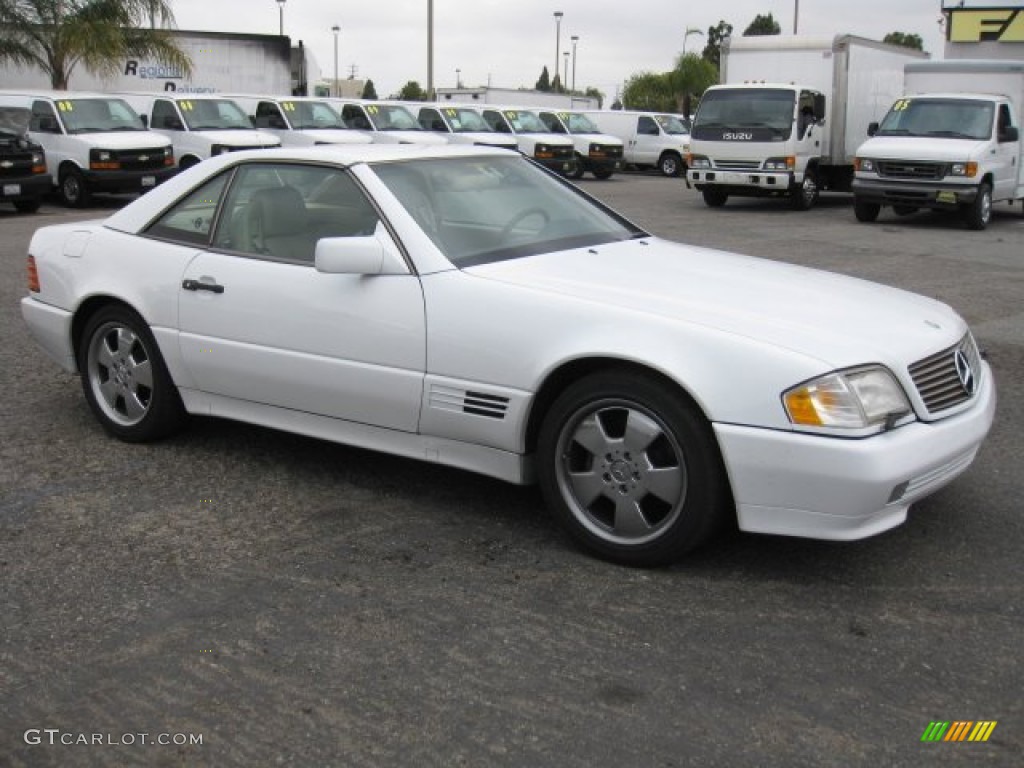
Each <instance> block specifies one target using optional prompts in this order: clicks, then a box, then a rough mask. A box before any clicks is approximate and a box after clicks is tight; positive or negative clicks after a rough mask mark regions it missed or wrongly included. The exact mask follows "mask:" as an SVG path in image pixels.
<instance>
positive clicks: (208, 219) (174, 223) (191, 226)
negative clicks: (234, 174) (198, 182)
mask: <svg viewBox="0 0 1024 768" xmlns="http://www.w3.org/2000/svg"><path fill="white" fill-rule="evenodd" d="M229 176H230V173H222V174H221V175H220V176H218V177H216V178H215V179H212V180H211V181H208V182H206V184H204V185H203V186H201V187H199V188H198V189H197V190H195V191H194V192H192V193H191V194H190V195H187V196H186V197H185V198H183V199H182V200H180V201H179V202H178V204H177V205H175V206H174V207H173V208H171V209H170V210H169V211H167V213H165V214H164V215H163V216H161V217H160V218H159V219H157V220H156V221H155V222H154V223H152V224H150V225H149V228H148V229H147V230H146V234H148V235H152V236H153V237H159V238H161V239H163V240H174V241H175V242H180V243H188V244H190V245H202V246H205V245H207V244H208V243H209V241H210V230H211V229H212V228H213V221H214V216H215V214H216V213H217V205H218V204H219V203H220V199H221V197H223V195H224V188H225V186H226V185H227V180H228V178H229Z"/></svg>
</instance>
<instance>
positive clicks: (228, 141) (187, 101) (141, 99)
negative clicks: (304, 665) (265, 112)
mask: <svg viewBox="0 0 1024 768" xmlns="http://www.w3.org/2000/svg"><path fill="white" fill-rule="evenodd" d="M120 95H121V96H122V97H123V98H124V100H125V101H127V102H128V103H129V104H131V105H132V107H133V108H134V109H135V111H136V112H138V113H139V115H140V116H141V117H142V119H143V122H145V123H146V124H147V125H148V126H149V129H150V130H151V131H154V132H156V133H160V134H163V135H164V136H166V137H167V138H169V139H170V140H171V142H172V144H173V145H174V156H175V158H176V159H177V163H178V168H179V169H181V170H184V169H186V168H190V167H191V166H193V165H195V164H196V163H199V162H201V161H203V160H205V159H206V158H208V157H214V156H215V155H220V154H223V153H225V152H237V151H238V150H242V149H267V148H270V147H279V146H281V140H280V139H278V138H277V137H276V136H274V135H272V134H270V133H268V132H266V131H258V130H255V129H254V128H253V126H252V122H251V121H250V119H249V117H248V115H246V114H245V112H244V110H242V108H241V107H239V106H238V105H237V104H236V103H235V102H234V101H232V100H231V99H228V98H225V97H223V96H215V95H210V94H175V93H123V94H120Z"/></svg>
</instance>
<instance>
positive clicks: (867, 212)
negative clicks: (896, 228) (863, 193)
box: [853, 198, 882, 224]
mask: <svg viewBox="0 0 1024 768" xmlns="http://www.w3.org/2000/svg"><path fill="white" fill-rule="evenodd" d="M881 212H882V206H881V205H879V204H878V203H869V202H867V201H865V200H858V199H857V198H854V199H853V215H854V216H856V217H857V221H862V222H864V223H865V224H870V223H871V222H872V221H874V220H875V219H877V218H878V214H879V213H881Z"/></svg>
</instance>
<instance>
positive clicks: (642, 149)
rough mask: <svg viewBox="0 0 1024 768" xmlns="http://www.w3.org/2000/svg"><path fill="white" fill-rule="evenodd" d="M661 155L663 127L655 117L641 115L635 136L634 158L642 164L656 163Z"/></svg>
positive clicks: (634, 160) (637, 122)
mask: <svg viewBox="0 0 1024 768" xmlns="http://www.w3.org/2000/svg"><path fill="white" fill-rule="evenodd" d="M660 156H661V129H660V128H658V123H657V122H656V121H655V120H654V118H653V117H649V116H648V115H640V116H639V117H638V118H637V121H636V136H635V137H634V138H633V160H632V162H634V163H638V164H640V165H656V164H657V162H658V158H659V157H660Z"/></svg>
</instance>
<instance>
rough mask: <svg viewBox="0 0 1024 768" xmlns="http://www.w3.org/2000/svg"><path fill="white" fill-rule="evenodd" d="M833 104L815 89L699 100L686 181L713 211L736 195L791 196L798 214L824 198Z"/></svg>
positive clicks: (746, 90) (739, 90)
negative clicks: (823, 167) (821, 181)
mask: <svg viewBox="0 0 1024 768" xmlns="http://www.w3.org/2000/svg"><path fill="white" fill-rule="evenodd" d="M828 107H829V104H828V103H827V100H826V97H825V94H823V93H821V92H820V91H817V90H814V89H813V88H809V87H804V86H800V85H789V84H781V83H780V84H742V85H719V86H714V87H712V88H709V89H708V90H707V91H705V92H704V96H703V97H702V98H701V102H700V107H699V108H698V109H697V114H696V116H695V117H694V120H693V127H692V129H691V134H690V155H689V157H688V159H687V165H688V171H687V181H688V182H689V183H690V184H692V185H693V186H695V187H696V188H697V189H698V190H699V191H700V192H701V193H702V194H703V196H704V202H705V203H707V205H709V206H711V207H718V206H721V205H724V204H725V202H726V200H728V198H729V196H730V195H742V196H748V197H750V196H753V197H763V196H776V197H788V198H789V200H790V201H791V204H792V206H793V207H794V208H796V209H797V210H806V209H808V208H810V207H811V206H813V205H814V203H815V202H816V201H817V198H818V172H819V171H818V166H819V159H820V158H821V157H822V155H825V154H827V153H828V151H829V147H828V134H827V133H826V132H825V131H824V130H823V128H824V126H825V124H826V122H827V119H828V116H827V110H828Z"/></svg>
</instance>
